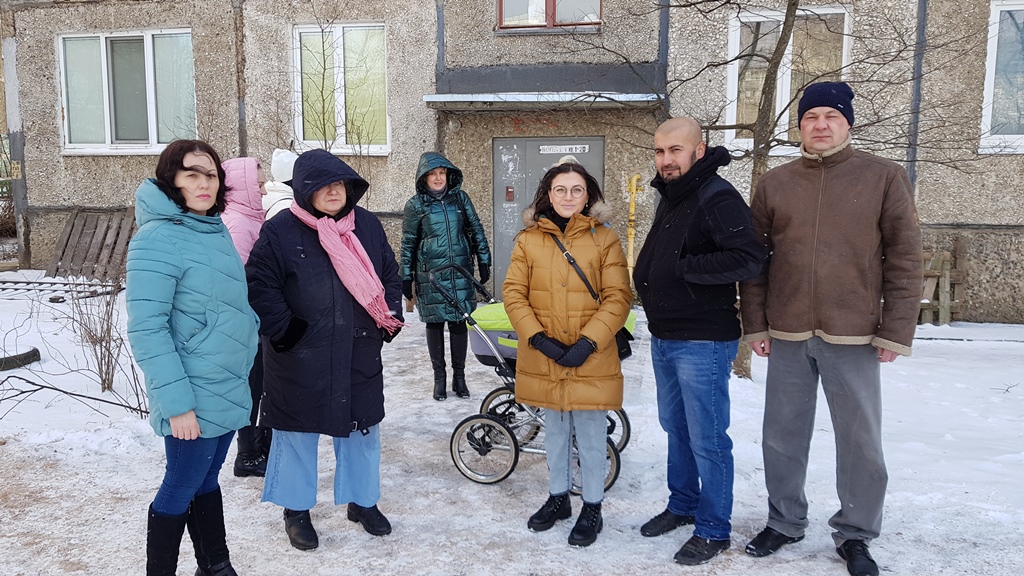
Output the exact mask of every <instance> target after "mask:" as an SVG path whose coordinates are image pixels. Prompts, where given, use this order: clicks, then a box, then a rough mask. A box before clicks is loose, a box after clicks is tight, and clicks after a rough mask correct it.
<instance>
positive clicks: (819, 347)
mask: <svg viewBox="0 0 1024 576" xmlns="http://www.w3.org/2000/svg"><path fill="white" fill-rule="evenodd" d="M819 378H820V379H821V386H822V389H823V390H824V392H825V399H826V400H827V401H828V407H829V411H830V413H831V415H832V426H833V428H834V429H835V439H836V491H837V492H838V493H839V502H840V504H841V508H840V509H839V511H838V512H836V513H835V515H833V516H832V518H831V519H830V520H829V522H828V523H829V526H831V527H832V528H833V529H834V530H835V532H833V533H832V538H833V539H834V540H835V543H836V546H839V545H841V544H842V543H843V542H845V541H846V540H865V541H869V540H871V539H873V538H877V537H878V534H879V531H880V530H881V527H882V507H883V505H884V502H885V487H886V484H887V483H888V479H889V476H888V473H887V472H886V470H885V459H884V457H883V455H882V395H881V372H880V370H879V363H878V355H877V350H876V349H875V347H874V346H871V345H857V346H849V345H840V344H829V343H827V342H825V341H824V340H822V339H821V338H818V337H814V338H811V339H810V340H805V341H803V342H788V341H785V340H779V339H774V340H772V347H771V354H770V355H769V357H768V375H767V381H766V383H765V406H764V440H763V444H762V450H763V452H764V476H765V484H766V485H767V487H768V526H769V527H770V528H774V529H775V530H778V531H779V532H782V533H783V534H785V535H787V536H791V537H797V536H802V535H803V534H804V530H805V529H806V528H807V496H806V494H805V493H804V484H805V481H806V479H807V459H808V453H809V452H810V447H811V434H812V433H813V431H814V412H815V408H816V404H817V392H818V379H819Z"/></svg>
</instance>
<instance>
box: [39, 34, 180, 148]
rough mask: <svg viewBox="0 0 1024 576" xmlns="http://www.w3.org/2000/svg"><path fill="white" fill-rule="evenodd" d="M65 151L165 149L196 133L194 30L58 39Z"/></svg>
mask: <svg viewBox="0 0 1024 576" xmlns="http://www.w3.org/2000/svg"><path fill="white" fill-rule="evenodd" d="M57 42H58V46H57V52H58V58H59V61H60V71H61V75H62V78H61V92H62V105H63V110H62V111H63V123H64V124H63V128H64V151H65V153H72V154H74V153H82V154H89V153H103V154H109V153H126V154H137V153H140V152H141V153H146V152H152V153H156V152H159V151H160V150H161V149H162V148H163V145H164V144H167V143H168V142H170V141H172V140H175V139H177V138H195V136H196V97H195V70H194V64H193V59H192V34H191V32H190V31H189V30H159V31H140V32H125V33H120V32H119V33H116V34H67V35H63V36H60V37H59V38H58V39H57Z"/></svg>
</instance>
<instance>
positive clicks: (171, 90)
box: [153, 34, 196, 144]
mask: <svg viewBox="0 0 1024 576" xmlns="http://www.w3.org/2000/svg"><path fill="white" fill-rule="evenodd" d="M153 81H154V84H155V86H154V92H155V93H156V136H157V142H158V143H161V144H164V143H167V142H170V141H171V140H175V139H177V138H195V137H196V83H195V64H194V62H193V58H192V35H191V34H159V35H155V36H153Z"/></svg>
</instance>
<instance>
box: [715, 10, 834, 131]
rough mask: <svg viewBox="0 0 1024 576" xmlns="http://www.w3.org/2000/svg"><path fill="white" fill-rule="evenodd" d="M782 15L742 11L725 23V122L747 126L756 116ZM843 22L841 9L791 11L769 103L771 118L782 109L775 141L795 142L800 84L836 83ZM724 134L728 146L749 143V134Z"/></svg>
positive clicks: (776, 42) (802, 85)
mask: <svg viewBox="0 0 1024 576" xmlns="http://www.w3.org/2000/svg"><path fill="white" fill-rule="evenodd" d="M783 16H784V14H782V13H781V12H757V13H753V12H744V13H742V14H741V15H740V17H739V18H738V19H735V20H733V21H732V22H731V23H730V27H729V56H730V58H731V60H732V61H731V62H730V64H729V75H728V82H727V92H728V102H729V105H728V108H727V109H726V123H727V124H752V123H753V122H754V120H755V119H756V118H757V112H758V108H759V107H760V105H761V88H762V87H763V86H764V81H765V77H766V74H767V68H768V59H769V58H770V57H771V55H772V53H773V52H774V51H775V46H776V45H777V44H778V43H779V34H780V31H781V29H782V20H783ZM848 22H849V15H848V13H847V12H846V10H845V9H844V8H838V7H836V8H829V7H823V8H807V9H801V10H800V11H799V12H798V13H797V17H796V21H795V22H794V25H793V34H792V36H791V38H790V40H789V43H788V44H787V45H786V52H785V54H784V55H783V57H782V61H781V63H780V66H779V72H778V78H777V86H776V90H775V98H773V99H772V116H775V117H778V116H779V114H780V111H785V110H786V108H787V107H788V111H787V112H786V115H785V117H779V118H778V120H779V121H778V127H777V130H776V134H775V137H776V138H779V139H783V140H790V141H793V142H797V141H799V140H800V126H799V123H798V121H797V106H796V102H797V101H799V99H800V96H801V95H802V94H803V89H804V87H805V86H807V85H809V84H813V83H815V82H828V81H839V80H842V77H843V68H844V66H845V65H846V64H847V63H848V61H849V55H848V53H849V47H848V42H847V38H849V34H848V30H847V26H848ZM725 136H726V141H727V142H728V143H729V145H730V146H731V147H733V148H737V149H749V148H750V147H751V146H752V145H753V142H752V139H753V133H752V132H751V131H749V130H728V131H727V132H726V135H725Z"/></svg>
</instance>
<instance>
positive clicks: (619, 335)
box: [548, 232, 633, 360]
mask: <svg viewBox="0 0 1024 576" xmlns="http://www.w3.org/2000/svg"><path fill="white" fill-rule="evenodd" d="M548 234H551V238H552V239H554V241H555V245H556V246H558V249H559V250H561V251H562V256H565V259H566V260H568V261H569V264H570V265H571V266H572V267H573V269H574V270H576V273H577V274H579V275H580V280H583V285H584V286H586V287H587V290H590V295H591V296H593V297H594V300H596V301H597V303H598V304H600V303H601V298H599V297H598V296H597V291H595V290H594V287H593V286H591V285H590V281H589V280H587V275H586V274H584V273H583V270H580V266H579V264H577V263H576V259H575V258H573V257H572V254H570V253H569V251H568V250H566V249H565V246H564V245H563V244H562V242H561V241H560V240H559V239H558V236H555V235H554V234H553V233H551V232H548ZM632 340H633V335H632V334H630V333H629V330H626V327H625V326H623V327H622V328H619V331H618V332H616V333H615V347H616V348H617V349H618V351H619V360H625V359H626V358H629V357H630V356H632V355H633V348H632V347H631V346H630V345H629V343H630V341H632Z"/></svg>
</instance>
